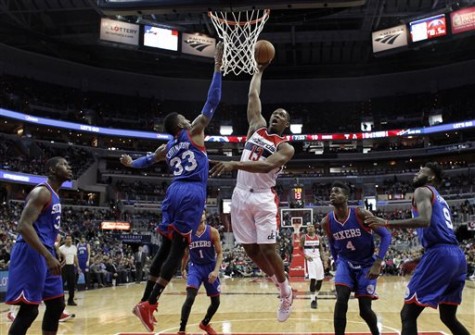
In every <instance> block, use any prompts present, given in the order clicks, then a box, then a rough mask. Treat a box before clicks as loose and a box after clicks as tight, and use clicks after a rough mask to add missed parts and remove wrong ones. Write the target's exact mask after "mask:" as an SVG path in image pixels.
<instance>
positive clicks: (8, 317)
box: [7, 312, 16, 322]
mask: <svg viewBox="0 0 475 335" xmlns="http://www.w3.org/2000/svg"><path fill="white" fill-rule="evenodd" d="M15 317H16V315H15V313H13V312H8V313H7V319H8V321H11V322H13V321H15Z"/></svg>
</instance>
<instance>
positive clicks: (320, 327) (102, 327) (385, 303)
mask: <svg viewBox="0 0 475 335" xmlns="http://www.w3.org/2000/svg"><path fill="white" fill-rule="evenodd" d="M408 280H409V277H390V276H388V277H386V276H384V277H381V278H380V279H379V281H378V287H377V292H378V294H379V296H380V299H379V300H377V301H375V302H374V303H373V309H374V310H375V312H376V314H377V315H378V319H379V322H380V323H381V329H382V330H383V332H384V333H387V334H390V333H392V334H395V333H398V331H399V330H400V327H401V323H400V319H399V312H400V309H401V307H402V305H403V296H404V292H405V286H406V284H407V281H408ZM308 285H309V284H308V281H302V280H298V281H297V280H293V281H292V286H293V288H294V290H296V297H295V300H294V303H293V312H292V315H291V317H290V318H289V319H288V320H287V322H284V323H279V322H278V321H277V320H276V311H277V307H278V304H279V299H278V298H277V290H276V288H275V287H274V286H273V285H272V284H271V283H270V282H268V281H267V280H265V279H223V280H222V287H221V290H222V295H221V306H220V308H219V309H218V312H217V313H216V315H215V316H214V318H213V320H212V324H213V326H214V328H215V329H216V330H217V331H218V332H219V333H222V334H244V333H245V334H261V333H265V334H267V335H270V334H305V335H311V334H317V333H318V334H320V333H332V331H333V309H334V305H335V297H334V295H333V294H332V293H331V289H332V283H331V282H330V281H326V282H324V284H323V287H322V291H321V293H320V296H319V303H318V309H316V310H315V309H311V308H310V299H309V295H308V293H307V291H308ZM142 290H143V283H142V284H140V285H139V284H129V285H125V286H118V287H110V288H102V289H96V290H89V291H82V292H78V293H77V296H76V297H77V299H76V301H77V303H78V306H77V307H69V306H68V307H67V310H68V311H69V312H71V313H75V314H76V317H75V318H74V319H71V320H69V321H67V322H64V323H61V324H60V326H59V331H58V334H88V335H96V334H97V335H99V334H119V333H135V334H146V332H144V328H143V326H142V324H141V323H140V321H139V320H138V319H137V318H136V317H135V316H134V315H133V314H132V313H131V310H132V307H133V306H134V305H135V304H136V303H137V302H138V300H139V299H140V297H141V296H142ZM202 291H203V292H204V289H203V288H202V289H201V290H200V294H199V295H198V297H197V298H196V301H195V304H194V306H193V309H192V312H191V315H190V319H189V322H188V328H187V333H188V334H203V331H201V330H200V329H199V328H198V324H199V322H200V321H201V319H202V318H203V316H204V314H205V313H206V309H207V307H208V304H209V298H208V297H207V296H206V295H205V294H204V293H202ZM184 299H185V282H184V280H183V279H174V280H173V281H172V283H171V284H170V285H169V286H168V287H167V289H166V290H165V293H164V294H163V295H162V297H161V299H160V305H159V307H158V312H157V313H156V317H157V319H158V324H157V325H156V328H155V332H156V333H158V334H176V332H177V330H178V326H179V322H180V311H181V305H182V303H183V301H184ZM0 310H1V311H2V312H3V313H2V317H1V325H0V334H7V333H8V328H9V326H10V322H8V321H7V319H6V312H7V311H8V306H7V305H5V304H0ZM42 314H43V307H40V315H39V317H38V318H37V320H36V321H35V322H34V324H33V325H32V327H31V328H30V331H29V333H28V334H41V319H42ZM458 316H459V319H460V321H461V322H462V323H464V325H465V326H466V327H467V328H468V329H469V331H470V332H471V333H472V334H475V282H467V285H466V287H465V290H464V301H463V303H462V305H461V306H460V307H459V310H458ZM347 317H348V324H347V328H346V329H347V332H348V333H366V334H368V327H367V326H366V324H365V323H364V321H363V320H362V319H361V318H360V317H359V312H358V304H357V301H356V300H354V299H352V300H350V303H349V308H348V314H347ZM419 331H420V332H436V333H438V334H440V333H447V334H449V333H450V332H449V331H448V329H447V328H446V327H445V326H444V325H443V324H442V323H441V322H440V320H439V317H438V311H437V310H433V309H430V308H427V309H426V310H425V311H424V312H423V313H422V315H421V316H420V317H419Z"/></svg>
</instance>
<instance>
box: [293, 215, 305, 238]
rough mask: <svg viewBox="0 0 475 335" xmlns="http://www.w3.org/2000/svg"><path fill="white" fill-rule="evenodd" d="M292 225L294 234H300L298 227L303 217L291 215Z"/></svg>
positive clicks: (300, 225)
mask: <svg viewBox="0 0 475 335" xmlns="http://www.w3.org/2000/svg"><path fill="white" fill-rule="evenodd" d="M291 222H292V227H294V235H297V236H299V235H300V227H302V224H303V218H301V217H293V218H291Z"/></svg>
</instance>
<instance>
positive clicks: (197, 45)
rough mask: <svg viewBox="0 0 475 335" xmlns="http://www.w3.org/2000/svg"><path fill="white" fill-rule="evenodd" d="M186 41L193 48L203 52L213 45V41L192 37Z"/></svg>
mask: <svg viewBox="0 0 475 335" xmlns="http://www.w3.org/2000/svg"><path fill="white" fill-rule="evenodd" d="M185 43H186V44H188V45H189V46H190V47H192V48H193V49H195V50H198V51H199V52H203V50H204V49H206V48H207V47H210V46H211V43H207V42H203V41H198V40H195V39H191V38H190V39H187V40H185Z"/></svg>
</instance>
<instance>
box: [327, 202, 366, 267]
mask: <svg viewBox="0 0 475 335" xmlns="http://www.w3.org/2000/svg"><path fill="white" fill-rule="evenodd" d="M327 230H328V232H329V234H330V243H332V244H333V245H334V247H335V250H336V252H337V253H338V257H339V258H343V259H345V260H348V261H350V262H352V263H354V264H355V265H366V264H372V263H373V262H374V259H373V254H374V238H373V234H372V231H371V229H370V228H369V227H366V226H364V225H363V223H362V222H360V219H359V218H358V216H357V208H349V211H348V216H347V217H346V219H345V221H344V222H340V221H338V220H337V219H336V216H335V212H334V211H332V212H330V213H329V214H328V215H327Z"/></svg>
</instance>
